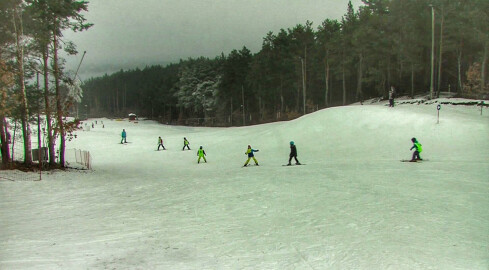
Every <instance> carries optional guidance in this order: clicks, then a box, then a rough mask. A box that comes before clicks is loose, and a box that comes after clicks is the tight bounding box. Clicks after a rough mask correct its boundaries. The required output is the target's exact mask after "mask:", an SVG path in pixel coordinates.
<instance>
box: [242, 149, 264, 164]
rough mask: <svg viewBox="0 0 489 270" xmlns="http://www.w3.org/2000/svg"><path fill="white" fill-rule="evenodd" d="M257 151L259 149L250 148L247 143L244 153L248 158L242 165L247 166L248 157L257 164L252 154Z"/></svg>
mask: <svg viewBox="0 0 489 270" xmlns="http://www.w3.org/2000/svg"><path fill="white" fill-rule="evenodd" d="M258 151H260V150H258V149H256V150H255V149H252V148H251V145H248V149H247V150H246V153H245V155H248V159H247V160H246V162H245V164H244V165H243V167H246V166H248V162H250V159H253V161H255V165H256V166H259V165H258V161H257V160H256V158H255V155H254V154H253V153H254V152H258Z"/></svg>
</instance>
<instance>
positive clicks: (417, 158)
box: [410, 138, 423, 162]
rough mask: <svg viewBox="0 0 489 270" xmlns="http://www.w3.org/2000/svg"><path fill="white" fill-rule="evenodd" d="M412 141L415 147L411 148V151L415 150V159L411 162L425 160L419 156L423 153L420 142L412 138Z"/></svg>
mask: <svg viewBox="0 0 489 270" xmlns="http://www.w3.org/2000/svg"><path fill="white" fill-rule="evenodd" d="M411 141H412V142H413V147H411V149H410V150H413V149H415V150H414V153H413V158H412V159H411V160H410V161H411V162H416V161H417V160H423V159H422V158H421V156H420V155H419V154H420V153H421V152H422V151H423V147H422V145H421V144H420V143H419V142H418V140H417V139H416V138H412V139H411Z"/></svg>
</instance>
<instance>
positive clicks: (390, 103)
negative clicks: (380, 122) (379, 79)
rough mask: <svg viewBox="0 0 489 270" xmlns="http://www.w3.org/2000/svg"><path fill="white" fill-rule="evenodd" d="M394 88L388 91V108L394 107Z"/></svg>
mask: <svg viewBox="0 0 489 270" xmlns="http://www.w3.org/2000/svg"><path fill="white" fill-rule="evenodd" d="M394 92H395V89H394V86H391V90H390V91H389V107H394Z"/></svg>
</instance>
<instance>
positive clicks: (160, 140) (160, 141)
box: [158, 137, 166, 151]
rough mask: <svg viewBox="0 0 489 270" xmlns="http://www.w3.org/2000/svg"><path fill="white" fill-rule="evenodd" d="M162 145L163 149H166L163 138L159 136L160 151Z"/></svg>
mask: <svg viewBox="0 0 489 270" xmlns="http://www.w3.org/2000/svg"><path fill="white" fill-rule="evenodd" d="M160 146H161V147H163V150H166V148H165V146H164V145H163V139H162V138H161V137H158V151H160Z"/></svg>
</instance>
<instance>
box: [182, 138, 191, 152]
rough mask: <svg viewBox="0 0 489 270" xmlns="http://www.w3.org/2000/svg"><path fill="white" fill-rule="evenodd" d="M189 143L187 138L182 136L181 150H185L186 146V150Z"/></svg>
mask: <svg viewBox="0 0 489 270" xmlns="http://www.w3.org/2000/svg"><path fill="white" fill-rule="evenodd" d="M189 144H190V143H189V142H188V141H187V138H185V137H183V149H182V151H184V150H185V147H187V149H188V150H190V147H189V146H188V145H189Z"/></svg>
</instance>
